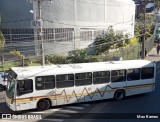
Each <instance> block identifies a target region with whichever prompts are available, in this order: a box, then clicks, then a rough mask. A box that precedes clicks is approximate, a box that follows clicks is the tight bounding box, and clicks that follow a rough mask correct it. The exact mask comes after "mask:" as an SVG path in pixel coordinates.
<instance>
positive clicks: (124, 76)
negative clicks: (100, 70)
mask: <svg viewBox="0 0 160 122" xmlns="http://www.w3.org/2000/svg"><path fill="white" fill-rule="evenodd" d="M122 70H123V71H124V75H119V74H120V73H119V74H118V75H116V76H115V75H112V74H113V73H112V72H113V71H122ZM126 74H127V70H126V69H117V70H111V83H118V82H126V81H127V78H126ZM117 76H118V77H123V78H124V80H121V81H113V80H112V78H116V77H117ZM118 77H117V79H118Z"/></svg>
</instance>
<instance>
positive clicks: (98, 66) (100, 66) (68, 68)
mask: <svg viewBox="0 0 160 122" xmlns="http://www.w3.org/2000/svg"><path fill="white" fill-rule="evenodd" d="M144 66H153V63H152V62H151V61H147V60H125V61H111V62H94V63H77V64H62V65H48V66H29V67H13V68H11V69H12V70H13V71H14V72H15V73H16V74H18V77H19V78H20V77H23V78H24V77H25V78H27V77H32V76H45V75H55V74H66V73H67V74H69V73H78V72H92V71H107V70H117V69H128V68H141V67H144Z"/></svg>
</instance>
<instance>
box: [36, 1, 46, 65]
mask: <svg viewBox="0 0 160 122" xmlns="http://www.w3.org/2000/svg"><path fill="white" fill-rule="evenodd" d="M37 7H38V8H37V18H36V19H37V20H38V22H39V28H38V32H39V38H38V39H39V40H40V51H41V56H42V62H41V63H42V65H43V66H44V65H45V55H44V42H43V41H44V40H43V20H42V8H41V0H37Z"/></svg>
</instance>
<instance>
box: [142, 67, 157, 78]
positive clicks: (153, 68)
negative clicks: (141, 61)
mask: <svg viewBox="0 0 160 122" xmlns="http://www.w3.org/2000/svg"><path fill="white" fill-rule="evenodd" d="M146 68H152V70H153V72H152V76H151V77H149V78H143V77H144V76H143V75H144V74H143V69H146ZM154 70H155V67H142V68H141V80H146V79H153V78H154V75H155V74H154V73H155V71H154ZM149 74H151V73H148V74H147V75H146V76H147V77H148V75H149Z"/></svg>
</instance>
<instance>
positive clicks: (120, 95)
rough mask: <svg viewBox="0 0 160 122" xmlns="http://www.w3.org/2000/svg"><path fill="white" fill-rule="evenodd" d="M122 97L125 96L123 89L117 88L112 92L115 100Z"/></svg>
mask: <svg viewBox="0 0 160 122" xmlns="http://www.w3.org/2000/svg"><path fill="white" fill-rule="evenodd" d="M124 97H125V91H124V90H118V91H116V92H115V94H114V99H115V100H117V101H118V100H122V99H124Z"/></svg>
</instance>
